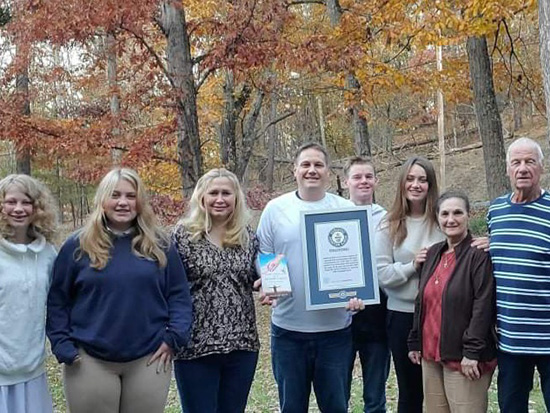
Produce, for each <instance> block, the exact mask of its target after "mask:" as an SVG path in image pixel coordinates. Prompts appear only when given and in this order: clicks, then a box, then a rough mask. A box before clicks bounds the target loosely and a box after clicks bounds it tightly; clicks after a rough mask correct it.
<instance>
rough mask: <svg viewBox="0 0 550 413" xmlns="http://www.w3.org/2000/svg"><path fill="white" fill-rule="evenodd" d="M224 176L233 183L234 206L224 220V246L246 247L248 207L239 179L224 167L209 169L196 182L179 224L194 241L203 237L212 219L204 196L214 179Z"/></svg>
mask: <svg viewBox="0 0 550 413" xmlns="http://www.w3.org/2000/svg"><path fill="white" fill-rule="evenodd" d="M218 178H226V179H228V180H229V181H230V182H231V184H232V185H233V190H234V191H235V208H234V209H233V212H232V213H231V215H230V216H229V217H228V218H227V221H226V222H225V229H226V230H225V236H224V239H223V245H224V246H236V245H240V246H241V247H243V248H244V247H246V245H248V241H249V237H248V230H247V224H248V220H249V213H248V208H247V207H246V200H245V196H244V193H243V190H242V188H241V185H240V183H239V180H238V179H237V177H236V176H235V174H234V173H232V172H230V171H228V170H227V169H224V168H219V169H211V170H210V171H208V172H207V173H205V174H204V175H203V176H201V177H200V179H199V180H198V182H197V185H196V186H195V190H194V191H193V195H192V196H191V206H190V208H189V212H188V214H187V215H186V216H185V217H184V218H183V219H182V220H181V221H180V225H183V227H184V228H185V229H186V230H187V231H188V232H189V233H190V234H191V240H192V241H196V240H198V239H199V238H201V237H205V236H206V235H207V234H208V233H209V232H210V230H211V229H212V219H211V218H210V215H209V214H208V213H207V211H206V207H205V206H204V196H205V194H206V192H207V191H208V188H209V187H210V185H211V184H212V182H213V181H214V179H218Z"/></svg>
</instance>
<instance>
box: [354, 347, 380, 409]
mask: <svg viewBox="0 0 550 413" xmlns="http://www.w3.org/2000/svg"><path fill="white" fill-rule="evenodd" d="M357 353H359V360H360V361H361V371H362V373H363V403H364V410H363V411H364V412H365V413H385V412H386V381H387V380H388V375H389V373H390V348H389V347H388V343H387V342H386V341H385V340H384V341H364V342H354V343H353V352H352V354H351V358H350V371H349V377H350V383H349V386H350V387H351V378H352V371H353V365H354V363H355V357H356V355H357ZM350 387H348V389H349V388H350ZM348 400H349V394H348Z"/></svg>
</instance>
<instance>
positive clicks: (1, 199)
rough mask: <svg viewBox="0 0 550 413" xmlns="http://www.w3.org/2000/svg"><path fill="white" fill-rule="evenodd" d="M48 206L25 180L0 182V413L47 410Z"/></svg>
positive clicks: (53, 217)
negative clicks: (45, 361) (45, 368)
mask: <svg viewBox="0 0 550 413" xmlns="http://www.w3.org/2000/svg"><path fill="white" fill-rule="evenodd" d="M54 205H55V204H54V202H53V199H52V197H51V195H50V193H49V191H48V190H47V189H46V188H45V187H44V186H43V185H42V184H41V183H40V182H38V181H37V180H35V179H33V178H31V177H29V176H26V175H9V176H7V177H6V178H4V179H2V180H1V181H0V206H1V212H0V413H51V412H52V410H53V409H52V399H51V396H50V394H49V392H48V385H47V383H46V374H45V370H44V358H45V340H46V336H45V320H46V298H47V295H48V289H49V286H50V272H51V268H52V265H53V261H54V259H55V256H56V252H55V249H54V247H53V246H52V244H51V243H50V242H51V240H52V238H53V236H54V233H55V230H56V227H57V225H56V224H57V214H56V212H55V207H54Z"/></svg>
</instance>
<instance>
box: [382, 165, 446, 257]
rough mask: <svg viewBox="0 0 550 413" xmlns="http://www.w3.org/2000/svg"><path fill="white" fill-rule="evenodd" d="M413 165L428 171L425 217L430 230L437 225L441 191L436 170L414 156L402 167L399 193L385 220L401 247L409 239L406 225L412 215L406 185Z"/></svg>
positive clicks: (395, 241) (396, 243) (391, 234)
mask: <svg viewBox="0 0 550 413" xmlns="http://www.w3.org/2000/svg"><path fill="white" fill-rule="evenodd" d="M413 165H418V166H420V167H422V168H423V169H424V171H426V177H427V179H428V194H427V195H426V201H425V203H424V216H425V217H426V219H427V221H428V223H429V225H430V230H431V229H432V228H433V227H434V226H436V225H437V217H436V213H435V207H436V204H437V197H438V194H439V190H438V188H437V178H436V175H435V169H434V167H433V165H432V163H431V162H430V161H429V160H427V159H426V158H423V157H421V156H413V157H412V158H409V159H408V160H407V162H405V163H404V164H403V166H402V167H401V172H400V174H399V181H398V183H397V191H396V192H395V199H394V201H393V205H392V207H391V209H390V210H389V212H388V214H387V215H386V218H385V220H386V222H387V223H388V226H389V229H390V239H391V240H392V241H393V243H394V245H396V246H399V245H401V244H402V243H403V241H404V240H405V238H407V226H406V225H405V219H406V218H407V217H408V216H409V215H410V214H411V206H410V202H409V200H408V199H407V197H406V195H405V184H406V182H407V175H408V174H409V171H410V170H411V168H412V167H413Z"/></svg>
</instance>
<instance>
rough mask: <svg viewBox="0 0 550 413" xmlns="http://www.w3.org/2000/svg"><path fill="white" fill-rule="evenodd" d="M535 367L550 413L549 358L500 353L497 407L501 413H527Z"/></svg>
mask: <svg viewBox="0 0 550 413" xmlns="http://www.w3.org/2000/svg"><path fill="white" fill-rule="evenodd" d="M535 367H536V368H537V370H538V371H539V375H540V385H541V390H542V395H543V396H544V403H545V404H546V409H547V410H549V409H550V356H544V355H531V354H510V353H505V352H503V351H499V352H498V378H497V387H498V405H499V407H500V411H501V412H502V413H527V412H528V404H529V393H530V392H531V390H532V389H533V375H534V373H535Z"/></svg>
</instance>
